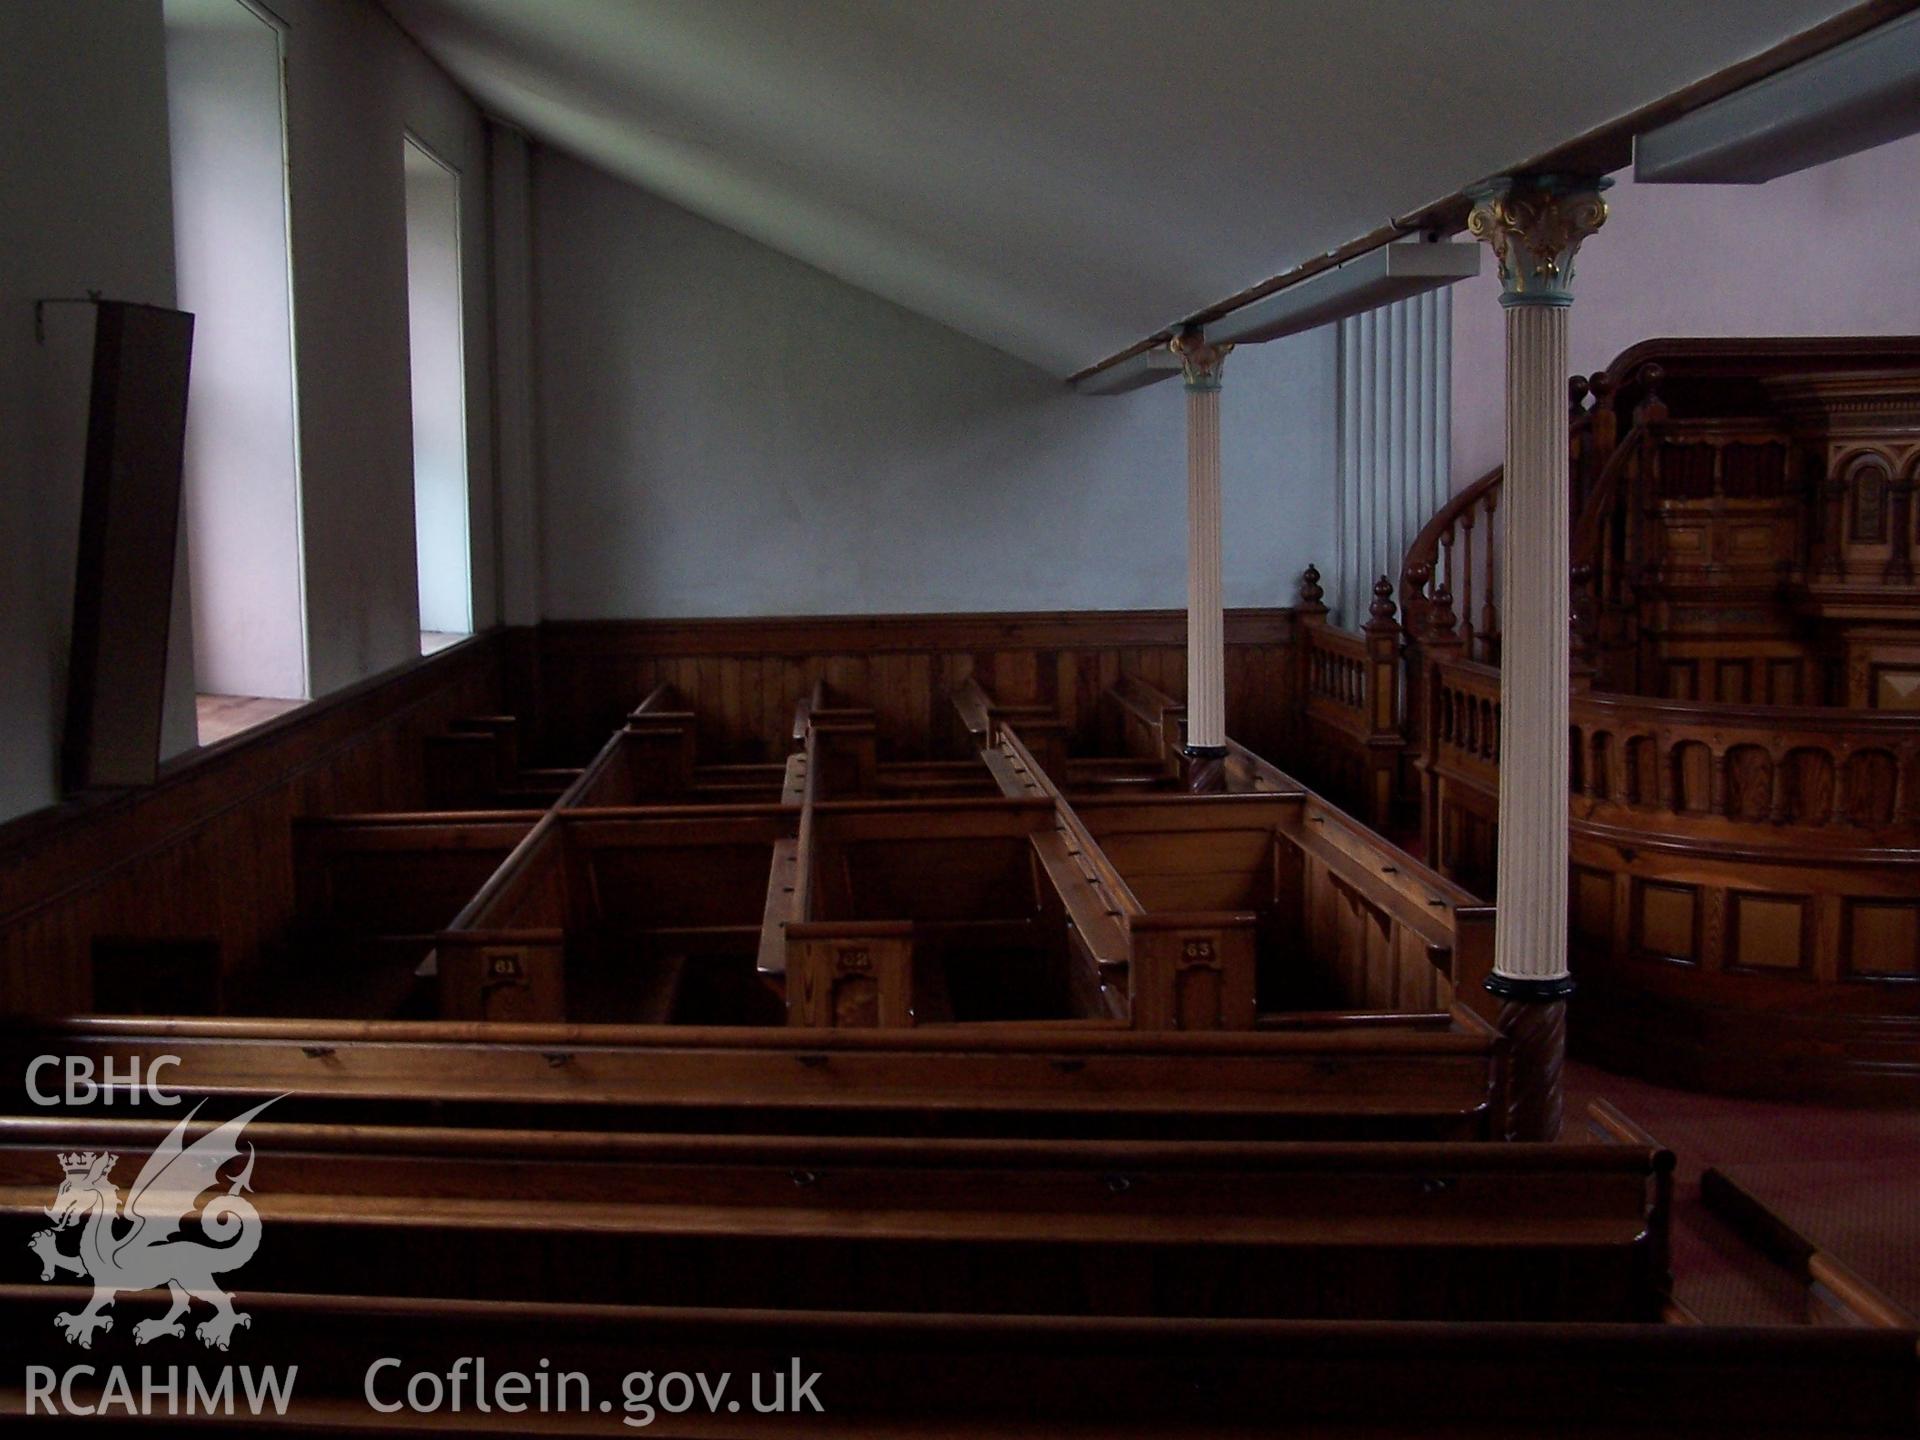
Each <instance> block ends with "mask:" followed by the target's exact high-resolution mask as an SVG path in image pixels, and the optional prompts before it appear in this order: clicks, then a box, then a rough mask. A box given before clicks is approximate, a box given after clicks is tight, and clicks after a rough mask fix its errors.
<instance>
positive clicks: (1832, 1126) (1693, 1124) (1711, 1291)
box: [1566, 1063, 1920, 1325]
mask: <svg viewBox="0 0 1920 1440" xmlns="http://www.w3.org/2000/svg"><path fill="white" fill-rule="evenodd" d="M1594 1099H1606V1100H1610V1101H1612V1102H1613V1103H1614V1104H1615V1105H1617V1106H1619V1107H1620V1109H1621V1110H1623V1111H1625V1112H1626V1113H1627V1115H1629V1116H1630V1117H1632V1119H1633V1120H1634V1121H1635V1122H1636V1123H1638V1124H1639V1125H1640V1126H1641V1127H1642V1128H1643V1129H1645V1130H1647V1131H1649V1132H1651V1133H1652V1135H1653V1137H1654V1138H1655V1139H1656V1140H1658V1141H1660V1143H1661V1144H1663V1145H1665V1146H1667V1148H1669V1149H1670V1150H1672V1151H1674V1152H1675V1154H1676V1155H1677V1156H1678V1157H1679V1167H1678V1171H1677V1174H1676V1184H1675V1187H1674V1236H1673V1269H1674V1294H1675V1298H1676V1299H1678V1300H1680V1301H1681V1302H1682V1303H1683V1304H1685V1305H1687V1306H1689V1307H1690V1308H1691V1309H1693V1310H1694V1311H1695V1313H1697V1314H1698V1315H1699V1316H1700V1318H1701V1319H1702V1320H1704V1321H1706V1322H1708V1323H1710V1324H1748V1325H1755V1324H1758V1325H1770V1324H1806V1323H1809V1322H1811V1323H1823V1324H1824V1323H1834V1320H1835V1316H1834V1315H1833V1312H1831V1311H1830V1310H1828V1309H1827V1307H1825V1306H1824V1305H1821V1304H1819V1303H1817V1302H1816V1303H1813V1304H1812V1305H1811V1306H1810V1305H1809V1302H1808V1297H1807V1294H1806V1291H1805V1289H1804V1288H1803V1287H1802V1286H1801V1284H1800V1283H1799V1281H1798V1280H1797V1279H1796V1278H1795V1277H1793V1276H1792V1275H1790V1274H1789V1273H1788V1272H1787V1271H1786V1270H1784V1269H1783V1268H1781V1267H1780V1266H1777V1265H1775V1264H1773V1263H1772V1262H1771V1261H1769V1260H1767V1259H1766V1258H1765V1257H1764V1256H1762V1255H1760V1254H1759V1252H1757V1251H1755V1250H1754V1249H1753V1248H1752V1247H1751V1246H1749V1245H1748V1244H1747V1243H1746V1242H1745V1241H1744V1240H1742V1239H1741V1238H1740V1236H1739V1235H1738V1234H1736V1233H1735V1232H1734V1231H1733V1230H1731V1229H1730V1228H1728V1227H1727V1226H1726V1225H1725V1224H1724V1223H1722V1222H1721V1221H1720V1220H1719V1219H1718V1218H1717V1217H1716V1216H1714V1215H1713V1214H1712V1213H1710V1212H1709V1211H1708V1210H1707V1209H1706V1207H1705V1206H1704V1205H1703V1204H1702V1202H1701V1200H1700V1173H1701V1171H1703V1170H1704V1169H1706V1168H1707V1167H1708V1166H1715V1167H1718V1168H1720V1169H1722V1170H1725V1171H1726V1172H1727V1173H1728V1174H1729V1175H1731V1176H1733V1177H1735V1178H1736V1179H1738V1180H1739V1182H1740V1183H1741V1185H1742V1186H1743V1187H1745V1188H1746V1189H1748V1190H1749V1191H1750V1192H1751V1193H1752V1194H1753V1195H1754V1196H1755V1197H1756V1198H1758V1199H1759V1200H1761V1201H1762V1202H1763V1203H1764V1204H1765V1205H1766V1206H1767V1208H1768V1209H1770V1210H1772V1211H1773V1212H1774V1213H1775V1214H1777V1215H1778V1216H1779V1217H1780V1218H1781V1219H1783V1220H1785V1221H1786V1222H1787V1223H1788V1224H1790V1225H1791V1226H1792V1227H1793V1228H1794V1229H1796V1230H1798V1231H1799V1232H1800V1233H1801V1234H1802V1235H1804V1236H1805V1237H1806V1238H1807V1239H1808V1240H1810V1241H1812V1242H1813V1243H1814V1244H1816V1245H1817V1246H1819V1247H1820V1248H1821V1249H1823V1250H1825V1251H1827V1252H1829V1253H1830V1254H1832V1255H1834V1256H1836V1257H1837V1258H1838V1259H1840V1260H1841V1261H1843V1262H1845V1263H1846V1264H1847V1265H1849V1266H1851V1267H1852V1268H1853V1269H1854V1270H1855V1271H1857V1272H1858V1273H1859V1274H1860V1275H1862V1276H1863V1277H1865V1278H1866V1279H1867V1280H1869V1281H1871V1282H1872V1283H1873V1284H1875V1285H1877V1286H1879V1287H1880V1288H1881V1289H1882V1290H1884V1291H1886V1292H1887V1294H1888V1295H1890V1296H1891V1297H1892V1298H1893V1299H1895V1300H1897V1301H1899V1302H1900V1303H1902V1304H1904V1305H1906V1306H1907V1307H1908V1308H1910V1309H1913V1308H1920V1111H1913V1110H1898V1111H1887V1110H1846V1109H1841V1108H1839V1107H1836V1106H1827V1105H1790V1104H1783V1103H1777V1102H1771V1101H1760V1100H1737V1099H1729V1098H1726V1097H1723V1096H1717V1095H1697V1094H1694V1093H1692V1092H1691V1091H1685V1090H1670V1089H1666V1088H1664V1087H1662V1086H1659V1085H1652V1084H1649V1083H1647V1082H1646V1081H1644V1080H1637V1079H1633V1078H1631V1077H1628V1076H1621V1075H1613V1074H1610V1073H1608V1072H1607V1071H1604V1070H1600V1069H1596V1068H1595V1067H1593V1066H1591V1065H1583V1064H1578V1063H1573V1064H1570V1065H1569V1066H1568V1067H1567V1126H1566V1138H1567V1139H1569V1140H1580V1139H1586V1138H1589V1137H1588V1135H1587V1131H1586V1125H1585V1116H1586V1108H1587V1102H1588V1101H1590V1100H1594Z"/></svg>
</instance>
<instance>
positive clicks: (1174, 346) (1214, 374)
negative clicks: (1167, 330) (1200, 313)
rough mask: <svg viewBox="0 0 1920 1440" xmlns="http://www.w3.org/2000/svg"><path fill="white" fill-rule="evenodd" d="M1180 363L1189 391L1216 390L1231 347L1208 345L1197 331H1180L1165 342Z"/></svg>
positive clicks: (1204, 337) (1205, 339)
mask: <svg viewBox="0 0 1920 1440" xmlns="http://www.w3.org/2000/svg"><path fill="white" fill-rule="evenodd" d="M1167 349H1169V350H1171V351H1172V352H1173V353H1174V354H1175V355H1176V356H1177V357H1178V358H1179V361H1180V373H1181V374H1182V375H1184V376H1185V377H1186V382H1187V389H1189V390H1218V389H1219V388H1220V372H1221V370H1222V369H1223V368H1224V367H1225V365H1226V363H1227V355H1228V353H1229V352H1230V351H1232V349H1233V346H1231V345H1209V344H1208V343H1207V338H1206V336H1205V335H1203V334H1201V333H1200V331H1198V330H1182V331H1181V332H1180V333H1179V334H1178V335H1176V336H1174V337H1173V339H1171V340H1169V341H1168V342H1167Z"/></svg>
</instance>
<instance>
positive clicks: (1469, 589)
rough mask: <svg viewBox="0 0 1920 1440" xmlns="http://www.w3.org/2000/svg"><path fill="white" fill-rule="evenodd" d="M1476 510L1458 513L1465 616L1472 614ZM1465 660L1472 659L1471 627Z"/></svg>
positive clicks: (1461, 585) (1463, 610) (1461, 586)
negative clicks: (1474, 519) (1474, 513)
mask: <svg viewBox="0 0 1920 1440" xmlns="http://www.w3.org/2000/svg"><path fill="white" fill-rule="evenodd" d="M1477 508H1479V507H1478V506H1474V505H1469V506H1467V508H1466V509H1464V510H1462V511H1461V512H1460V613H1461V614H1462V615H1466V616H1471V615H1472V614H1473V512H1474V511H1475V510H1476V509H1477ZM1489 539H1491V537H1489ZM1467 658H1468V659H1469V660H1471V659H1473V658H1474V654H1473V627H1472V625H1468V626H1467Z"/></svg>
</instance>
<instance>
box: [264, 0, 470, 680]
mask: <svg viewBox="0 0 1920 1440" xmlns="http://www.w3.org/2000/svg"><path fill="white" fill-rule="evenodd" d="M275 11H276V13H277V14H279V15H281V16H282V18H284V19H285V20H286V22H287V66H288V74H287V102H288V132H289V142H288V143H289V147H290V161H291V172H290V180H289V184H290V188H291V191H292V204H293V277H294V314H295V346H296V353H297V355H298V357H299V374H300V468H301V491H302V523H303V531H304V537H305V544H306V563H307V627H308V629H307V648H308V672H309V677H310V680H311V683H312V687H313V693H314V694H315V695H316V696H318V695H325V694H327V693H329V692H330V691H333V690H337V689H340V688H341V687H343V686H346V685H351V684H353V683H354V682H355V681H357V680H360V679H363V678H364V677H366V676H368V675H373V674H377V673H379V672H380V671H382V670H386V669H389V668H391V667H392V666H394V665H398V664H401V663H402V662H404V661H406V660H409V659H411V658H414V657H416V656H417V655H418V654H419V653H420V618H419V603H420V602H419V590H418V585H417V581H416V577H415V569H414V564H415V556H414V526H413V502H414V496H413V422H412V383H411V372H410V366H409V364H408V338H407V233H406V232H407V227H406V184H405V180H404V177H403V173H402V166H401V140H402V136H403V135H404V134H406V133H407V132H409V131H410V132H412V133H413V134H414V135H417V136H418V137H419V138H420V139H421V140H422V141H423V142H425V144H426V145H427V146H428V148H429V149H431V150H432V151H433V152H434V154H436V155H438V156H440V157H441V158H443V159H444V160H446V161H447V163H448V164H450V165H452V166H454V167H455V168H456V169H458V170H459V171H460V173H461V174H462V175H464V176H470V177H479V176H484V175H485V174H486V173H487V150H486V132H485V127H484V125H483V123H482V121H481V118H480V115H479V112H478V111H477V110H476V109H475V108H474V106H473V104H472V102H471V101H470V100H468V99H467V97H466V96H465V95H464V94H463V93H462V92H461V91H460V90H459V89H458V88H457V87H456V86H455V85H454V84H453V82H452V81H451V80H449V79H448V78H447V76H446V75H445V73H444V72H442V71H441V70H440V69H439V68H438V67H437V66H436V65H434V64H433V62H432V61H430V60H428V59H427V58H426V56H425V55H424V54H423V53H422V52H421V51H420V50H419V48H418V47H416V46H415V45H414V44H413V43H412V42H411V41H410V40H408V39H407V38H406V36H405V35H404V34H402V32H401V31H400V29H399V28H398V27H397V26H396V25H394V23H393V22H392V21H391V20H390V19H389V18H388V17H387V15H386V14H385V12H384V11H382V10H380V9H379V8H378V7H377V6H375V5H373V4H372V3H370V0H276V4H275ZM460 243H461V251H462V254H463V256H464V257H465V259H466V265H465V267H464V274H463V277H462V280H463V283H462V290H463V292H464V297H465V304H466V315H465V322H466V323H465V335H466V348H467V417H468V429H467V461H468V464H469V466H470V467H471V470H472V473H473V474H475V475H481V476H491V474H492V467H493V447H492V443H491V439H490V436H489V417H490V415H491V413H492V388H491V374H490V371H491V367H490V365H489V360H488V352H489V345H488V342H487V336H488V333H489V328H488V312H487V253H488V237H487V207H486V205H485V204H484V203H474V204H468V205H465V206H463V207H462V212H461V236H460ZM469 500H470V504H471V507H472V508H471V511H470V522H471V524H470V543H471V545H472V547H473V552H474V554H475V555H476V556H477V557H479V558H478V559H477V560H476V561H475V563H474V565H473V567H472V569H473V574H474V579H475V587H474V624H475V625H476V626H478V627H480V628H483V629H484V628H485V627H486V626H488V625H491V624H492V623H494V620H495V618H496V615H497V611H498V602H497V595H496V589H497V587H496V584H495V575H496V570H497V567H496V565H495V563H494V559H493V546H494V534H495V527H494V514H493V487H492V485H491V484H490V483H489V484H476V485H473V486H471V487H469Z"/></svg>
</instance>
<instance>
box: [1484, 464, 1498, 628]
mask: <svg viewBox="0 0 1920 1440" xmlns="http://www.w3.org/2000/svg"><path fill="white" fill-rule="evenodd" d="M1499 508H1500V492H1499V490H1497V489H1489V490H1488V491H1487V500H1486V510H1487V544H1486V551H1487V583H1486V589H1485V593H1486V597H1487V598H1486V599H1485V601H1483V602H1482V604H1481V606H1480V649H1481V655H1480V658H1481V659H1482V660H1484V661H1486V662H1487V663H1488V664H1489V665H1497V664H1499V663H1500V610H1499V607H1498V606H1497V605H1495V604H1494V598H1493V597H1494V582H1495V579H1496V578H1497V577H1496V576H1495V573H1494V563H1495V559H1496V557H1497V556H1498V555H1499V552H1500V547H1499V546H1498V545H1496V544H1495V543H1494V538H1493V523H1494V512H1495V511H1496V510H1498V509H1499Z"/></svg>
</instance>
